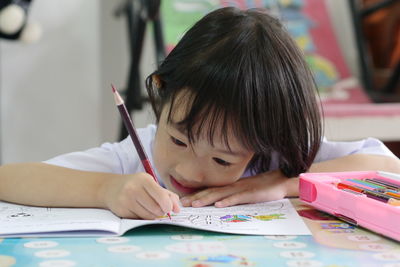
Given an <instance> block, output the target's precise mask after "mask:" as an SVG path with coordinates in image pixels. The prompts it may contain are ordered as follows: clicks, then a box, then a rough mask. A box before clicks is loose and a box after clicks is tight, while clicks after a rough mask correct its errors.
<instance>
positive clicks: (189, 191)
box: [169, 175, 199, 194]
mask: <svg viewBox="0 0 400 267" xmlns="http://www.w3.org/2000/svg"><path fill="white" fill-rule="evenodd" d="M169 179H170V180H171V184H172V186H173V187H175V188H176V189H177V190H178V191H179V192H182V193H185V194H192V193H194V192H196V191H197V190H199V189H198V188H193V187H186V186H183V185H182V184H180V183H179V182H178V181H177V180H175V178H174V177H173V176H171V175H170V176H169Z"/></svg>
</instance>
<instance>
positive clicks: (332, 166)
mask: <svg viewBox="0 0 400 267" xmlns="http://www.w3.org/2000/svg"><path fill="white" fill-rule="evenodd" d="M340 171H387V172H394V173H400V160H399V159H397V158H392V157H387V156H380V155H369V154H353V155H349V156H345V157H340V158H336V159H333V160H328V161H323V162H319V163H314V164H312V165H311V167H310V169H309V171H308V172H340Z"/></svg>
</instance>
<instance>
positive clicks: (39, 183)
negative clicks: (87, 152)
mask: <svg viewBox="0 0 400 267" xmlns="http://www.w3.org/2000/svg"><path fill="white" fill-rule="evenodd" d="M115 176H116V175H115V174H108V173H95V172H85V171H78V170H73V169H68V168H63V167H58V166H53V165H49V164H45V163H18V164H8V165H4V166H1V167H0V200H2V201H8V202H14V203H19V204H26V205H33V206H52V207H104V205H105V204H104V200H103V197H102V193H103V188H104V184H105V183H106V182H107V181H109V180H110V179H112V178H115Z"/></svg>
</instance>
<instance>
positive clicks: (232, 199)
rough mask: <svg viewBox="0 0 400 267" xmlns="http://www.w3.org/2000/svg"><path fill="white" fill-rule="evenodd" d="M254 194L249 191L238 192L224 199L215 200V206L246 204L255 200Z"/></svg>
mask: <svg viewBox="0 0 400 267" xmlns="http://www.w3.org/2000/svg"><path fill="white" fill-rule="evenodd" d="M253 200H254V199H253V194H252V193H251V192H249V191H243V192H239V193H237V194H233V195H230V196H228V197H226V198H224V199H221V200H219V201H217V202H215V204H214V205H215V207H217V208H225V207H230V206H234V205H239V204H245V203H250V202H253Z"/></svg>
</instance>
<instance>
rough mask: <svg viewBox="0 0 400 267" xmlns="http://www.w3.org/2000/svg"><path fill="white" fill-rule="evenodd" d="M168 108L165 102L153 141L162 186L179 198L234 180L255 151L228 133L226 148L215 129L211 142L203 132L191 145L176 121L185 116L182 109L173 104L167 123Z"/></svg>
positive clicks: (239, 175) (241, 172) (238, 176)
mask: <svg viewBox="0 0 400 267" xmlns="http://www.w3.org/2000/svg"><path fill="white" fill-rule="evenodd" d="M179 106H182V105H179ZM169 108H170V107H169V105H168V104H167V105H165V107H164V109H163V111H162V113H161V117H160V121H159V125H158V129H157V133H156V137H155V141H154V163H155V166H156V167H157V171H158V173H159V174H160V175H161V178H162V180H163V182H164V184H165V186H166V187H167V188H168V189H169V190H171V191H173V192H175V193H176V194H178V195H179V196H181V197H182V196H185V195H188V194H192V193H194V192H196V191H198V190H200V189H203V188H207V187H215V186H224V185H228V184H232V183H234V182H235V181H237V180H238V179H239V178H240V177H241V176H242V174H243V173H244V171H245V169H246V167H247V165H248V163H249V162H250V160H251V159H252V157H253V155H254V153H253V152H252V151H249V150H247V149H245V148H244V147H243V146H242V145H240V143H239V142H238V140H237V139H236V138H235V137H234V135H233V134H232V133H229V132H228V140H229V147H230V149H228V147H227V146H226V145H225V143H224V142H223V139H222V138H221V137H220V134H218V130H217V131H215V132H216V136H214V144H213V145H211V144H210V142H209V141H208V139H207V136H206V135H205V134H204V136H203V137H202V136H200V137H199V139H197V140H195V142H194V143H193V144H192V145H190V144H189V140H188V137H187V134H186V133H185V132H183V131H182V130H181V129H180V128H179V127H178V125H177V124H176V122H179V121H181V120H182V118H183V117H184V115H185V114H184V111H183V110H184V109H183V108H180V107H178V105H175V106H174V108H175V110H174V112H173V113H172V117H171V121H170V122H168V118H167V117H168V111H169ZM204 132H205V133H206V132H207V131H204Z"/></svg>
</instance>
